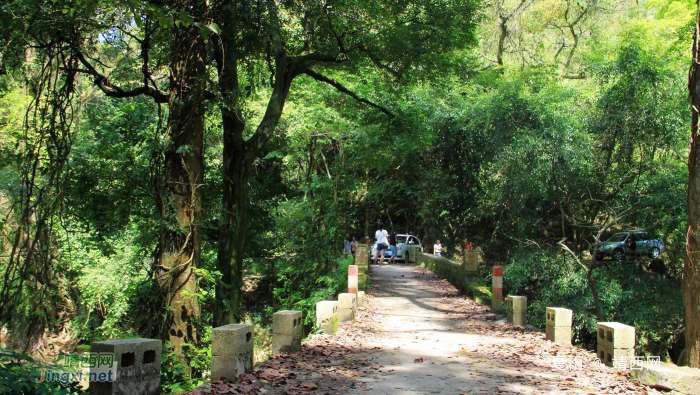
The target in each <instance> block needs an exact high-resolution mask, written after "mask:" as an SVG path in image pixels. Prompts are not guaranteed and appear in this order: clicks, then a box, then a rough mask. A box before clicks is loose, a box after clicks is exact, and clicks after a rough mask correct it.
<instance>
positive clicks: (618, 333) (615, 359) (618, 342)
mask: <svg viewBox="0 0 700 395" xmlns="http://www.w3.org/2000/svg"><path fill="white" fill-rule="evenodd" d="M634 344H635V330H634V327H633V326H629V325H625V324H621V323H619V322H599V323H598V348H597V351H598V353H597V354H598V358H600V360H601V361H602V362H603V363H605V364H606V365H608V366H615V365H617V366H615V367H618V368H621V369H629V366H630V359H632V358H633V357H634Z"/></svg>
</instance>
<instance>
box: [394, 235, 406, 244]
mask: <svg viewBox="0 0 700 395" xmlns="http://www.w3.org/2000/svg"><path fill="white" fill-rule="evenodd" d="M405 242H406V237H405V236H396V244H403V243H405Z"/></svg>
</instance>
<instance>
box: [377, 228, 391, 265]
mask: <svg viewBox="0 0 700 395" xmlns="http://www.w3.org/2000/svg"><path fill="white" fill-rule="evenodd" d="M374 238H375V239H377V252H376V253H375V254H374V264H375V265H376V264H377V258H379V255H381V256H382V260H381V261H380V263H379V264H380V265H383V264H384V250H386V249H387V248H388V247H389V235H388V234H387V233H386V230H384V223H382V222H380V223H379V225H378V226H377V231H376V232H374Z"/></svg>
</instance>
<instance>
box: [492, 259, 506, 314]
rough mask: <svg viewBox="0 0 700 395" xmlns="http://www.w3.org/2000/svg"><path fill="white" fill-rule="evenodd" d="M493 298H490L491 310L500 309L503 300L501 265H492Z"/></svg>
mask: <svg viewBox="0 0 700 395" xmlns="http://www.w3.org/2000/svg"><path fill="white" fill-rule="evenodd" d="M492 290H493V298H492V299H491V311H500V310H501V302H503V266H494V267H493V288H492Z"/></svg>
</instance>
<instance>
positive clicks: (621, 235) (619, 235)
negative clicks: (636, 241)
mask: <svg viewBox="0 0 700 395" xmlns="http://www.w3.org/2000/svg"><path fill="white" fill-rule="evenodd" d="M627 236H629V235H628V234H627V233H616V234H614V235H613V236H612V237H611V238H609V239H608V240H607V241H625V239H626V238H627Z"/></svg>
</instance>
